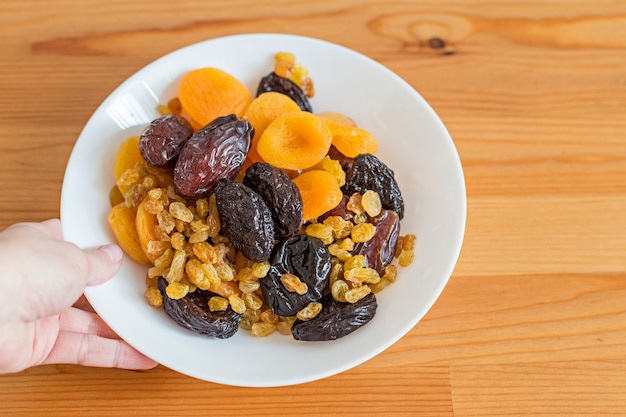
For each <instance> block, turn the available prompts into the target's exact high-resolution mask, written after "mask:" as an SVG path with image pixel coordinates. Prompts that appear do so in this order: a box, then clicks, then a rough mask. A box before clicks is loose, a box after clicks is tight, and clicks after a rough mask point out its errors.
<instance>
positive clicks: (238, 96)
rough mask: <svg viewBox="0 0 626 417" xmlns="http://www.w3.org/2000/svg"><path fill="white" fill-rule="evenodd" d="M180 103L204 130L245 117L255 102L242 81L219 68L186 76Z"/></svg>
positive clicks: (180, 86) (181, 82)
mask: <svg viewBox="0 0 626 417" xmlns="http://www.w3.org/2000/svg"><path fill="white" fill-rule="evenodd" d="M178 99H179V100H180V103H181V105H182V107H183V109H184V110H185V112H186V113H187V114H189V116H190V117H191V119H193V120H194V121H195V122H197V123H199V124H200V125H202V126H204V125H206V124H208V123H209V122H212V121H213V120H215V119H216V118H217V117H220V116H226V115H229V114H236V115H237V116H238V117H242V116H243V114H244V112H245V110H246V108H247V107H248V104H250V100H251V98H250V93H249V92H248V89H247V88H246V86H245V85H244V84H243V83H242V82H241V81H239V80H238V79H237V78H235V77H233V76H232V75H230V74H229V73H227V72H225V71H222V70H220V69H218V68H199V69H196V70H193V71H189V72H188V73H186V74H185V75H184V76H183V77H182V79H181V80H180V83H179V84H178Z"/></svg>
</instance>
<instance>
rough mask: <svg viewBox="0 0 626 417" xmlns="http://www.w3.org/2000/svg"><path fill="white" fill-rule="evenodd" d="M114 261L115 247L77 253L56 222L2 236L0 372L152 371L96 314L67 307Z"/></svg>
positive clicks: (107, 273) (22, 226) (23, 226)
mask: <svg viewBox="0 0 626 417" xmlns="http://www.w3.org/2000/svg"><path fill="white" fill-rule="evenodd" d="M121 263H122V252H121V250H120V248H119V247H118V246H116V245H106V246H101V247H99V248H96V249H91V250H82V249H80V248H79V247H78V246H76V245H74V244H72V243H69V242H65V241H64V240H63V236H62V232H61V223H60V222H59V220H48V221H45V222H42V223H18V224H15V225H13V226H10V227H9V228H7V229H6V230H4V231H3V232H1V233H0V265H1V266H0V268H1V271H2V273H0V373H8V372H19V371H21V370H23V369H26V368H29V367H31V366H36V365H41V364H52V363H68V364H78V365H86V366H101V367H116V368H126V369H149V368H152V367H154V366H156V362H154V361H153V360H151V359H148V358H146V357H145V356H143V355H142V354H140V353H139V352H137V351H136V350H134V349H133V348H132V347H131V346H130V345H128V344H127V343H125V342H124V341H122V340H121V339H120V338H119V337H118V336H117V335H115V333H113V331H112V330H111V329H110V328H109V327H108V326H107V325H106V324H105V323H104V322H103V321H102V319H100V317H98V316H97V315H96V314H95V313H93V312H91V311H85V310H83V309H80V308H77V307H74V306H73V305H74V304H75V303H76V301H77V300H79V298H80V297H81V295H82V293H83V291H84V289H85V287H86V286H88V285H98V284H101V283H103V282H105V281H107V280H109V279H110V278H111V277H112V276H113V275H114V274H115V272H116V271H117V270H118V269H119V268H120V266H121Z"/></svg>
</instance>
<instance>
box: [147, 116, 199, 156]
mask: <svg viewBox="0 0 626 417" xmlns="http://www.w3.org/2000/svg"><path fill="white" fill-rule="evenodd" d="M192 134H193V128H192V127H191V125H190V124H189V122H188V121H187V120H185V119H184V118H182V117H179V116H175V115H173V114H168V115H166V116H161V117H158V118H156V119H154V120H153V121H152V123H150V126H149V127H148V128H147V129H146V130H145V131H144V132H143V133H142V134H141V136H140V137H139V152H141V156H143V158H144V159H145V160H146V161H148V162H149V163H150V164H151V165H154V166H158V167H162V166H170V165H173V164H174V163H175V162H176V158H177V157H178V154H179V153H180V151H181V149H182V148H183V145H184V144H185V142H187V140H188V139H189V138H190V137H191V135H192Z"/></svg>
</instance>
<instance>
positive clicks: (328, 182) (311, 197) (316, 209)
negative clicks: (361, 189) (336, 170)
mask: <svg viewBox="0 0 626 417" xmlns="http://www.w3.org/2000/svg"><path fill="white" fill-rule="evenodd" d="M293 182H294V183H295V184H296V186H297V187H298V190H300V194H301V195H302V214H303V217H304V221H305V222H307V221H309V220H312V219H315V218H317V217H319V216H321V215H322V214H324V213H326V212H327V211H329V210H331V209H334V208H335V207H337V205H338V204H339V203H340V202H341V198H342V196H343V194H342V192H341V188H339V183H338V182H337V180H336V179H335V177H334V176H333V175H332V174H331V173H329V172H328V171H322V170H311V171H306V172H304V173H302V174H300V175H298V176H297V177H296V178H294V179H293Z"/></svg>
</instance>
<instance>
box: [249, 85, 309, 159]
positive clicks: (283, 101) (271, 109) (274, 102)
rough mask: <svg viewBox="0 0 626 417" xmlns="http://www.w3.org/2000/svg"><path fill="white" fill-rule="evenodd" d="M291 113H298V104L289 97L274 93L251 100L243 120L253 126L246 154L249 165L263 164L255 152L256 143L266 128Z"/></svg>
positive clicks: (264, 94)
mask: <svg viewBox="0 0 626 417" xmlns="http://www.w3.org/2000/svg"><path fill="white" fill-rule="evenodd" d="M293 111H300V107H299V106H298V104H297V103H296V102H295V101H293V100H292V99H291V98H290V97H289V96H287V95H285V94H281V93H277V92H275V91H270V92H267V93H263V94H261V95H260V96H258V97H257V98H255V99H254V100H252V102H251V103H250V105H249V106H248V109H247V110H246V114H245V118H246V119H248V121H249V122H250V123H251V124H252V126H254V137H253V138H252V144H251V146H250V151H249V152H248V160H249V161H250V163H254V162H264V161H263V158H261V156H260V155H259V153H258V152H257V143H258V141H259V139H260V138H261V134H262V133H263V132H264V131H265V129H266V128H267V126H269V125H270V123H272V122H273V121H274V120H276V118H278V116H280V115H282V114H284V113H288V112H293Z"/></svg>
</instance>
